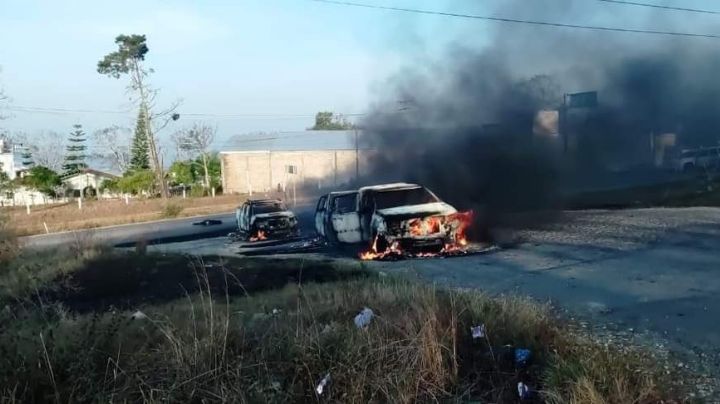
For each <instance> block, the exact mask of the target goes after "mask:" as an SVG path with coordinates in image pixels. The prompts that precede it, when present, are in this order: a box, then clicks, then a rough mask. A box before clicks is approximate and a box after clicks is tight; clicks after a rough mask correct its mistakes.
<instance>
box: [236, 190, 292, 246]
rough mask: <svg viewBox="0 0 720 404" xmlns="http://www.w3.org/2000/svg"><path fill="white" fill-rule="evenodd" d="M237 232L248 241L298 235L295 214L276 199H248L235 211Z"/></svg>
mask: <svg viewBox="0 0 720 404" xmlns="http://www.w3.org/2000/svg"><path fill="white" fill-rule="evenodd" d="M235 219H236V221H237V226H238V232H239V233H240V234H241V235H242V236H243V237H244V238H247V239H248V240H250V241H260V240H266V239H268V238H287V237H294V236H297V235H298V223H297V219H296V218H295V215H294V214H293V213H292V212H291V211H290V210H288V208H287V207H286V206H285V204H284V203H283V202H282V201H280V200H277V199H260V200H249V201H247V202H245V203H243V204H242V205H241V206H240V207H238V208H237V210H236V211H235Z"/></svg>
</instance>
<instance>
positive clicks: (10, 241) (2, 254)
mask: <svg viewBox="0 0 720 404" xmlns="http://www.w3.org/2000/svg"><path fill="white" fill-rule="evenodd" d="M19 251H20V250H19V246H18V242H17V236H16V235H15V231H14V230H13V229H12V228H10V224H9V220H8V217H7V216H6V215H4V214H3V213H2V212H0V265H6V264H7V263H8V262H10V261H12V260H13V259H14V258H15V257H16V256H17V254H18V253H19Z"/></svg>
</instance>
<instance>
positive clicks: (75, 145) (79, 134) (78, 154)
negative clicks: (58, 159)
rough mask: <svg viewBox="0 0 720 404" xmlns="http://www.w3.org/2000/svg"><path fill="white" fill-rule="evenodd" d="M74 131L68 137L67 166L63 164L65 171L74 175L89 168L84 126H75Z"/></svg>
mask: <svg viewBox="0 0 720 404" xmlns="http://www.w3.org/2000/svg"><path fill="white" fill-rule="evenodd" d="M73 128H74V130H73V131H72V132H70V136H69V137H68V145H67V147H66V148H65V151H66V155H65V164H63V170H64V171H65V173H66V174H74V173H77V172H79V171H82V170H84V169H86V168H87V167H88V166H87V164H86V163H85V158H86V157H87V155H86V154H85V152H86V151H87V146H86V145H85V142H86V141H87V135H86V134H85V132H84V131H83V130H82V125H79V124H75V125H73Z"/></svg>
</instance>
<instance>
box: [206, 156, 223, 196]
mask: <svg viewBox="0 0 720 404" xmlns="http://www.w3.org/2000/svg"><path fill="white" fill-rule="evenodd" d="M207 167H208V176H209V177H210V186H211V187H213V188H218V187H220V185H222V178H221V170H220V156H219V155H218V154H217V153H215V154H212V155H210V156H209V157H208V163H207Z"/></svg>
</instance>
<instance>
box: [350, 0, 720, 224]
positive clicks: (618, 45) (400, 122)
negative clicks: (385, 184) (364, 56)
mask: <svg viewBox="0 0 720 404" xmlns="http://www.w3.org/2000/svg"><path fill="white" fill-rule="evenodd" d="M615 7H617V6H615ZM632 11H633V13H632V16H628V17H627V18H624V17H622V15H624V14H631V13H627V9H618V8H609V6H607V5H604V4H603V3H600V2H598V3H594V2H575V1H572V0H558V1H543V2H536V1H527V0H516V1H504V2H502V6H501V7H500V8H499V9H498V10H495V12H494V14H495V15H502V16H513V17H517V18H526V19H534V20H545V21H560V22H573V23H578V22H583V21H589V22H596V23H597V24H601V25H611V26H629V27H635V28H653V29H666V30H673V29H675V30H678V31H694V32H704V31H703V24H702V23H699V22H698V23H693V24H687V23H685V24H683V25H679V24H676V22H677V21H680V22H682V21H685V22H687V21H691V20H693V19H692V18H688V17H687V16H686V15H680V16H678V17H675V16H673V15H671V16H668V13H667V12H665V13H663V12H662V11H652V10H651V11H647V12H645V11H638V10H634V9H633V10H632ZM606 17H612V18H611V19H608V18H606ZM690 17H693V16H690ZM597 21H599V22H597ZM694 21H696V22H697V21H699V20H698V19H694ZM448 23H451V21H449V22H448ZM705 31H710V30H709V29H705ZM468 35H472V33H469V34H468ZM467 43H468V40H467V38H465V39H464V40H461V41H458V43H455V44H452V45H451V46H449V49H448V50H447V51H446V52H445V53H444V54H442V55H440V57H439V58H438V59H434V60H420V61H418V62H417V63H415V64H414V65H412V66H408V67H407V68H405V69H403V70H402V71H401V72H399V73H398V74H397V75H395V76H394V77H392V78H391V79H390V80H388V82H387V83H386V85H385V86H384V88H385V89H386V91H385V92H384V93H383V94H381V95H380V96H379V97H378V100H377V101H376V103H375V104H374V105H373V106H372V108H371V113H370V114H369V116H368V117H367V118H366V119H365V120H364V121H363V122H362V123H361V124H362V126H363V129H364V142H365V143H366V144H365V147H368V148H370V149H373V150H374V151H375V154H374V156H373V158H372V159H371V160H370V161H369V164H370V165H371V167H372V172H373V176H372V180H373V181H372V182H378V181H396V180H401V181H411V182H418V183H421V184H424V185H426V186H427V187H429V188H430V189H432V190H434V191H435V192H436V193H437V194H438V195H439V196H440V197H441V198H443V199H445V200H447V201H448V202H450V203H453V204H455V205H456V206H458V207H459V208H474V209H477V210H479V211H481V212H484V215H483V216H484V217H485V219H484V220H490V221H491V219H488V218H491V217H493V216H494V215H495V214H497V213H503V212H507V211H520V210H523V211H527V210H534V209H548V208H556V207H560V206H562V201H563V198H562V197H563V196H564V195H567V194H568V193H571V192H572V189H573V187H574V186H577V184H582V185H583V186H585V187H588V186H591V185H592V184H591V183H590V182H592V179H593V178H596V177H597V175H596V174H598V173H602V172H606V171H608V170H610V169H617V167H622V168H623V169H631V168H633V167H643V166H649V165H650V164H651V163H652V158H653V156H652V153H651V152H650V146H649V145H650V138H651V134H660V133H667V132H672V133H676V134H677V141H678V145H677V146H676V149H680V148H682V147H696V146H701V145H714V144H717V141H718V139H719V136H720V80H718V78H717V74H718V73H717V72H719V71H720V52H719V51H718V45H720V41H718V40H713V39H700V38H681V37H680V38H676V37H669V36H659V35H643V34H622V33H609V32H596V31H580V30H573V29H563V28H548V27H537V26H525V25H510V24H507V25H496V26H495V31H494V32H493V34H491V41H490V44H489V45H487V46H483V47H482V48H479V49H476V48H474V47H472V46H468V45H467ZM580 91H598V98H599V106H598V107H597V108H592V109H578V110H572V111H571V112H570V113H569V114H568V120H567V127H568V134H569V143H570V150H571V152H569V153H564V152H563V145H562V141H561V140H560V139H558V138H553V137H552V136H545V137H542V136H533V131H532V128H533V120H534V118H535V114H536V112H537V111H538V110H542V109H557V108H558V107H559V105H561V103H562V95H563V93H573V92H580Z"/></svg>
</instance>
